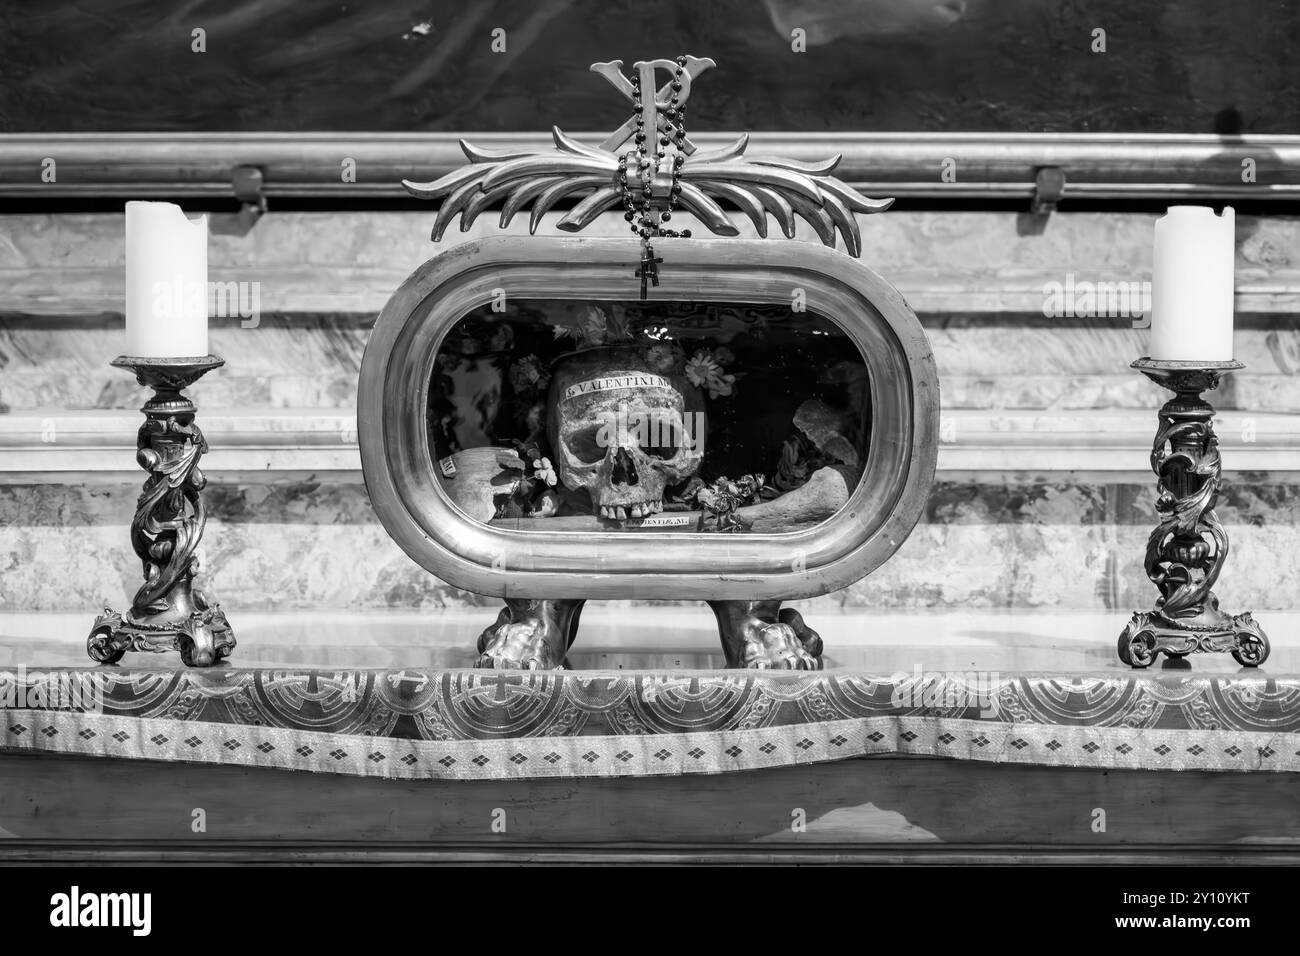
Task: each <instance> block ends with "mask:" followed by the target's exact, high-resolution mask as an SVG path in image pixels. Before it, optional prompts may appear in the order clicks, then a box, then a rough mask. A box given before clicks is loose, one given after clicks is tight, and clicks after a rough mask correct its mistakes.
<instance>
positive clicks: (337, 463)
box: [0, 408, 1300, 484]
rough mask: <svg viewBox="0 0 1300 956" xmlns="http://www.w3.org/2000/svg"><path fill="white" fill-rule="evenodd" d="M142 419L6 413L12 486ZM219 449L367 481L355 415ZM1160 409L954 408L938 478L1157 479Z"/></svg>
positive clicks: (239, 458) (1263, 445) (1278, 453)
mask: <svg viewBox="0 0 1300 956" xmlns="http://www.w3.org/2000/svg"><path fill="white" fill-rule="evenodd" d="M141 420H142V419H141V416H140V415H139V414H138V413H136V412H129V411H116V410H114V411H97V410H94V411H69V410H63V409H47V410H40V409H37V410H23V411H14V412H11V413H10V414H7V415H0V483H7V484H26V483H68V482H73V481H77V480H90V479H93V478H94V477H96V476H99V477H103V478H121V477H122V476H130V477H136V476H137V475H138V473H139V472H138V469H137V467H136V464H135V454H134V449H135V436H136V430H137V429H138V428H139V425H140V422H141ZM199 424H200V425H201V427H202V428H203V432H204V434H205V436H206V437H207V439H208V443H209V445H210V451H209V453H208V454H207V456H206V457H205V458H204V471H205V472H207V473H208V474H209V475H213V476H215V477H222V478H232V479H233V478H236V477H238V478H241V479H242V478H251V479H253V480H257V479H258V477H259V476H260V477H261V478H262V479H265V478H266V477H268V476H272V475H274V476H288V475H300V474H303V475H305V474H315V475H322V474H330V473H349V472H351V473H356V472H359V471H360V469H361V458H360V452H359V449H358V446H357V423H356V418H355V414H354V413H353V412H351V411H350V410H339V409H278V408H277V409H238V410H235V409H215V410H212V411H204V410H200V413H199ZM1155 426H1156V417H1155V410H1154V409H1120V410H1116V409H1081V410H1077V411H1059V412H1052V411H1034V410H1007V409H997V410H981V409H949V410H945V411H944V413H943V415H942V417H941V421H940V430H939V437H940V445H939V462H938V470H939V472H940V473H970V474H972V475H974V476H979V475H990V476H1002V475H1005V474H1007V473H1017V474H1043V473H1053V472H1087V473H1093V474H1098V475H1101V476H1108V480H1110V481H1121V480H1130V481H1131V480H1135V479H1137V480H1145V479H1142V478H1141V476H1142V475H1145V474H1146V472H1147V468H1148V456H1149V455H1150V451H1151V442H1152V439H1153V437H1154V434H1155ZM1215 427H1216V431H1217V433H1218V436H1219V444H1220V447H1221V448H1222V450H1223V464H1224V468H1225V470H1227V471H1229V472H1251V473H1256V472H1258V473H1270V474H1278V473H1290V472H1300V414H1295V413H1281V412H1271V413H1246V412H1240V411H1226V412H1223V413H1221V414H1219V415H1218V416H1217V417H1216V421H1215Z"/></svg>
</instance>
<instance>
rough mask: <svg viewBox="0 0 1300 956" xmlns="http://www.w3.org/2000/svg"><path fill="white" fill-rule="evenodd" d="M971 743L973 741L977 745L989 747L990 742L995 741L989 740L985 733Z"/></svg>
mask: <svg viewBox="0 0 1300 956" xmlns="http://www.w3.org/2000/svg"><path fill="white" fill-rule="evenodd" d="M971 743H973V744H974V745H975V746H976V747H987V746H988V745H989V744H991V743H993V741H991V740H989V739H988V738H987V737H985V736H984V735H983V734H980V735H979V736H978V737H976V738H975V739H974V740H972V741H971Z"/></svg>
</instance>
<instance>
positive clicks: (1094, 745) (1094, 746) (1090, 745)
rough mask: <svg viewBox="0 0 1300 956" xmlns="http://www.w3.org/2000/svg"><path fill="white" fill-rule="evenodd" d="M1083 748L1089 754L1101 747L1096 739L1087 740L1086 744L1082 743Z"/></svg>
mask: <svg viewBox="0 0 1300 956" xmlns="http://www.w3.org/2000/svg"><path fill="white" fill-rule="evenodd" d="M1083 749H1084V750H1086V751H1088V753H1090V754H1095V753H1096V752H1097V751H1098V750H1100V749H1101V744H1099V743H1097V741H1095V740H1089V741H1088V742H1087V743H1086V744H1084V745H1083Z"/></svg>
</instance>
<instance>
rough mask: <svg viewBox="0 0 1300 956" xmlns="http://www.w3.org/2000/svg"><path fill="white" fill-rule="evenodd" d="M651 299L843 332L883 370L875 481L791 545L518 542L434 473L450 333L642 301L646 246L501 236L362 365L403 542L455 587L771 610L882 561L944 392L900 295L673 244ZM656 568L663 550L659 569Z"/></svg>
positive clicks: (931, 439)
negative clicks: (494, 318)
mask: <svg viewBox="0 0 1300 956" xmlns="http://www.w3.org/2000/svg"><path fill="white" fill-rule="evenodd" d="M655 247H656V250H657V251H658V252H659V254H660V255H662V256H663V258H664V265H663V266H662V268H661V274H660V284H659V286H658V287H657V288H653V289H652V290H651V295H650V299H651V300H652V301H674V300H679V301H715V302H738V303H755V304H785V305H789V304H790V303H792V302H793V301H795V295H796V292H795V290H797V289H802V290H803V293H804V301H805V304H806V306H807V308H808V310H810V311H813V312H818V313H820V314H822V315H823V316H826V317H828V318H830V319H831V320H832V321H834V322H836V324H838V325H839V326H840V327H841V328H842V329H843V330H844V332H845V333H846V334H847V335H848V336H849V337H850V338H851V339H852V340H853V341H854V343H855V344H856V345H857V347H858V349H859V351H860V352H861V353H862V355H863V358H864V359H865V361H866V363H867V367H868V373H869V379H870V383H871V407H872V427H871V436H870V443H869V448H868V453H867V463H866V468H865V474H864V477H863V479H862V480H861V481H860V482H859V483H858V486H857V488H856V489H854V491H853V492H852V494H851V495H850V497H849V501H848V503H847V504H846V505H845V506H844V507H843V508H841V509H840V510H839V511H838V512H836V514H835V515H833V516H832V517H830V518H828V519H827V520H825V521H823V522H822V523H820V524H818V525H816V526H814V527H811V528H807V529H803V530H800V531H797V532H791V533H783V534H708V533H694V532H691V533H682V532H653V531H638V532H636V533H635V534H628V533H625V532H624V533H620V532H616V531H613V532H604V531H602V532H574V531H567V532H566V531H531V530H529V531H517V530H510V529H505V528H500V527H495V526H490V525H487V524H483V523H481V522H479V521H476V520H475V519H472V518H470V517H469V516H468V515H466V514H465V513H464V512H462V511H461V510H460V509H459V508H457V507H456V506H455V505H454V504H453V503H452V501H451V499H450V498H449V497H448V496H447V494H446V492H445V491H443V489H442V487H441V485H440V484H439V482H438V479H437V477H436V475H435V473H434V462H433V459H432V457H431V455H430V449H429V442H428V429H427V423H426V420H425V415H426V411H425V410H426V408H427V407H428V406H427V403H428V394H429V387H430V382H431V380H432V373H433V364H434V360H435V358H436V356H437V354H438V350H439V348H440V347H441V344H442V340H443V338H444V337H445V335H446V333H447V332H448V331H449V330H450V329H451V327H452V326H453V325H454V324H455V323H456V322H457V321H459V320H460V319H461V318H462V317H463V316H465V315H466V314H467V313H468V312H469V311H471V310H472V309H474V308H476V307H478V306H481V305H484V304H486V303H489V302H491V301H493V299H494V297H496V296H498V295H499V291H500V290H504V291H505V293H506V295H508V296H509V297H511V298H519V299H582V300H624V301H626V300H628V299H631V298H633V297H634V296H635V295H636V294H637V280H636V279H635V278H634V276H633V270H634V268H635V266H636V263H637V262H638V261H639V259H640V255H641V248H640V243H639V241H638V240H636V239H611V238H581V237H575V238H567V237H554V238H551V237H532V236H530V237H493V238H488V239H483V240H478V241H474V242H469V243H466V244H464V245H460V246H457V247H456V248H454V249H452V250H450V251H448V252H446V253H443V254H441V255H438V256H435V257H434V258H432V259H430V260H428V261H427V262H425V263H424V264H423V265H422V266H420V267H419V268H418V269H416V270H415V272H414V273H412V274H411V276H410V277H409V278H408V279H407V280H406V281H405V282H404V283H403V284H402V286H401V287H400V288H399V289H398V290H397V291H396V292H395V293H394V294H393V297H392V298H391V299H389V301H388V303H387V304H386V305H385V306H384V309H383V311H382V312H381V313H380V315H379V319H378V321H377V322H376V324H375V328H374V332H373V333H372V334H371V337H370V340H369V342H368V343H367V345H366V349H365V354H364V357H363V359H362V362H361V380H360V385H359V390H358V403H357V432H358V436H359V439H360V444H361V463H362V470H363V473H364V476H365V483H366V489H367V491H368V492H369V495H370V500H371V502H372V504H373V505H374V508H375V512H376V513H377V514H378V515H379V519H380V521H381V522H383V525H384V527H385V528H386V529H387V531H388V533H389V534H390V535H391V536H392V537H393V539H394V540H395V541H396V542H397V543H398V545H399V546H401V548H402V549H403V550H404V551H405V552H406V553H407V554H408V555H410V557H411V558H412V559H413V560H414V561H415V562H416V563H418V564H420V565H421V566H422V567H424V568H425V569H426V570H428V571H429V572H431V573H432V574H434V575H436V576H437V577H439V578H440V579H442V580H443V581H446V582H447V583H448V584H451V585H453V586H454V587H458V588H463V589H465V590H468V591H473V592H476V593H479V594H484V595H490V596H495V597H503V598H505V597H510V598H589V599H595V600H599V599H615V598H638V599H649V600H709V599H713V600H719V599H727V600H738V599H739V600H764V599H781V600H788V599H795V598H805V597H813V596H816V595H820V594H825V593H827V592H830V591H834V590H838V589H839V588H842V587H845V586H847V585H849V584H851V583H853V582H854V581H857V580H859V579H861V578H863V577H865V576H866V575H867V574H870V573H871V572H872V571H874V570H875V569H876V568H877V567H879V566H880V565H881V564H883V563H884V562H885V561H886V560H887V559H888V558H889V557H890V556H891V555H893V553H894V552H895V551H897V550H898V548H899V547H900V546H901V545H902V544H903V542H904V541H905V540H906V538H907V536H908V535H909V534H910V533H911V531H912V529H913V528H914V527H915V525H916V522H917V520H918V519H919V517H920V515H921V510H922V508H923V507H924V505H925V501H926V498H927V497H928V495H929V491H930V487H931V485H932V483H933V481H934V469H935V461H936V458H937V453H938V423H939V382H938V374H937V371H936V369H935V364H934V356H933V354H932V353H931V351H930V346H929V342H928V340H927V338H926V335H925V331H924V330H923V329H922V327H921V324H920V322H919V321H918V320H917V318H916V314H915V313H914V312H913V311H912V310H911V308H910V307H909V306H908V305H907V303H906V302H905V301H904V300H903V297H902V296H901V295H900V294H899V293H898V290H896V289H895V288H894V287H893V286H892V285H890V284H889V283H888V282H886V281H885V280H884V279H882V278H881V277H880V276H878V275H877V274H876V273H875V272H873V271H872V270H871V269H869V268H867V267H866V266H864V265H862V264H861V263H860V262H858V261H857V260H855V259H852V258H849V257H848V256H846V255H844V254H843V253H841V252H837V251H835V250H832V249H827V248H825V247H823V246H820V245H815V244H813V243H810V242H789V241H779V240H775V241H767V240H761V239H758V240H746V239H677V240H673V239H661V240H656V242H655ZM647 555H653V556H654V559H653V560H648V559H647Z"/></svg>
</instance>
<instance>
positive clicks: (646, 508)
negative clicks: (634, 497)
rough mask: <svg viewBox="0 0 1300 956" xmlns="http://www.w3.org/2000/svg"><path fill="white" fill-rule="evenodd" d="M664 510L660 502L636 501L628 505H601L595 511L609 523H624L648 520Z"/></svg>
mask: <svg viewBox="0 0 1300 956" xmlns="http://www.w3.org/2000/svg"><path fill="white" fill-rule="evenodd" d="M663 510H664V503H663V501H662V500H658V499H657V500H655V501H638V502H636V503H634V504H630V505H601V506H600V507H599V508H598V509H597V513H598V514H599V515H600V517H602V518H605V519H607V520H609V521H626V520H628V519H629V518H648V517H650V516H651V515H652V514H656V513H658V512H660V511H663Z"/></svg>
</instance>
